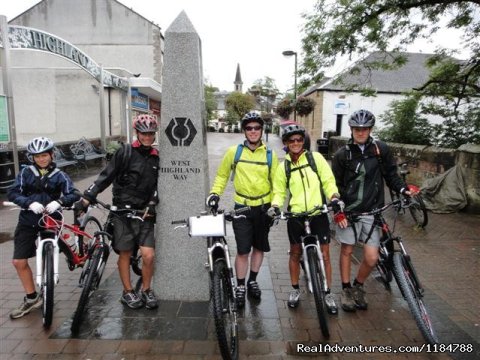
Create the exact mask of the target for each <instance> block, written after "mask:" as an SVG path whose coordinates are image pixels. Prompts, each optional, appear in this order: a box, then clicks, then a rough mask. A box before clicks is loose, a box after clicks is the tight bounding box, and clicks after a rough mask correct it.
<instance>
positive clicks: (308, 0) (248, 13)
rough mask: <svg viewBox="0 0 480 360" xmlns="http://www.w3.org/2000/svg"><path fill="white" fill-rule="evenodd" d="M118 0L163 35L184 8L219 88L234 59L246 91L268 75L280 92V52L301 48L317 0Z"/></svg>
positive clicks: (26, 2)
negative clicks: (306, 18) (305, 24)
mask: <svg viewBox="0 0 480 360" xmlns="http://www.w3.org/2000/svg"><path fill="white" fill-rule="evenodd" d="M82 1H83V0H82ZM39 2H40V1H39V0H2V1H1V6H0V14H1V15H6V16H7V20H11V19H12V18H14V17H15V16H17V15H19V14H21V13H22V12H24V11H25V10H27V9H29V8H30V7H31V6H33V5H35V4H37V3H39ZM119 2H120V3H122V4H124V5H126V6H128V7H130V8H132V9H133V10H134V11H136V12H137V13H139V14H140V15H142V16H143V17H145V18H146V19H148V20H150V21H152V22H154V23H156V24H157V25H158V26H160V27H161V29H162V33H163V34H164V35H165V31H166V30H167V28H168V27H169V26H170V24H171V23H172V22H173V20H175V18H176V17H177V16H178V15H179V14H180V12H181V11H182V10H185V12H186V13H187V16H188V17H189V18H190V20H191V22H192V24H193V26H194V27H195V29H196V30H197V32H198V34H199V36H200V38H201V40H202V54H203V72H204V76H205V78H206V79H207V80H208V82H209V83H211V84H212V85H213V86H216V87H218V88H219V89H220V90H227V91H232V90H233V87H234V85H233V81H234V80H235V73H236V69H237V64H240V70H241V75H242V80H243V90H244V91H246V90H247V88H249V87H251V86H252V84H253V82H254V81H255V80H257V79H263V78H264V77H265V76H269V77H271V78H273V79H274V80H275V83H276V85H277V87H278V89H279V90H280V91H281V92H285V91H286V90H287V89H290V88H292V87H293V83H294V77H293V74H294V68H295V62H294V58H293V57H285V56H283V55H282V51H284V50H293V51H297V52H299V53H300V49H301V33H300V30H301V25H302V24H303V19H302V17H301V13H302V12H305V11H308V12H310V11H311V10H312V9H313V5H314V4H315V0H295V1H279V0H242V1H238V0H235V1H233V0H169V1H161V0H157V1H153V0H119ZM65 40H68V39H65ZM299 56H300V55H299ZM94 60H95V59H94ZM299 61H300V57H299Z"/></svg>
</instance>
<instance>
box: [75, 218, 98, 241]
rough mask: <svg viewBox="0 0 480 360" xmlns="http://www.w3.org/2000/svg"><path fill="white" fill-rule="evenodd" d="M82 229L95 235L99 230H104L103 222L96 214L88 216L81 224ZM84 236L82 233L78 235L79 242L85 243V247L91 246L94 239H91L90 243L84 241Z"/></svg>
mask: <svg viewBox="0 0 480 360" xmlns="http://www.w3.org/2000/svg"><path fill="white" fill-rule="evenodd" d="M80 230H82V231H84V232H86V233H87V234H89V235H92V236H93V235H94V234H95V233H96V232H97V231H102V224H101V223H100V221H99V220H98V219H97V218H96V217H95V216H91V215H90V216H88V217H86V218H85V220H84V221H83V222H82V224H81V225H80ZM83 241H84V238H83V236H82V235H78V243H79V244H83V246H84V247H83V248H84V249H88V248H90V246H92V243H93V241H89V243H88V244H84V243H83Z"/></svg>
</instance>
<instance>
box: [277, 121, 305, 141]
mask: <svg viewBox="0 0 480 360" xmlns="http://www.w3.org/2000/svg"><path fill="white" fill-rule="evenodd" d="M296 134H299V135H302V137H303V138H304V139H305V129H304V128H303V127H302V126H300V125H296V124H292V125H287V126H286V127H285V129H283V134H282V141H283V142H285V141H287V140H288V139H289V138H290V136H292V135H296Z"/></svg>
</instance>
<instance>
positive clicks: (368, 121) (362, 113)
mask: <svg viewBox="0 0 480 360" xmlns="http://www.w3.org/2000/svg"><path fill="white" fill-rule="evenodd" d="M348 125H349V126H350V127H366V128H371V127H373V126H374V125H375V116H374V115H373V114H372V113H371V112H370V111H368V110H358V111H355V112H354V113H353V114H352V115H351V116H350V119H349V120H348Z"/></svg>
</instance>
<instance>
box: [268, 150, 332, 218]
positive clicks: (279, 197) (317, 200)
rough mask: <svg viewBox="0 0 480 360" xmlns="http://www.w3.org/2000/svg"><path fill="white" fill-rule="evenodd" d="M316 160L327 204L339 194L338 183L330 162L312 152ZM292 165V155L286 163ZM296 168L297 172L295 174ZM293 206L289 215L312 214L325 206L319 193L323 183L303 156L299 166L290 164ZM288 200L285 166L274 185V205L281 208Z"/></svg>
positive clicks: (290, 187) (290, 203)
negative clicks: (295, 213) (316, 209)
mask: <svg viewBox="0 0 480 360" xmlns="http://www.w3.org/2000/svg"><path fill="white" fill-rule="evenodd" d="M312 155H313V159H314V160H315V164H316V165H317V171H318V174H319V176H320V179H321V181H322V190H323V193H324V194H325V197H326V199H327V201H328V200H330V198H331V197H332V195H333V194H338V188H337V185H336V183H335V177H334V176H333V173H332V169H331V168H330V166H329V165H328V163H327V160H325V158H324V157H323V156H322V155H321V154H320V153H318V152H312ZM287 160H288V161H292V159H291V157H290V154H287V155H286V156H285V161H287ZM295 168H297V170H294V169H295ZM289 190H290V194H291V197H290V202H289V209H290V210H289V211H291V212H297V213H298V212H304V211H310V210H312V209H313V208H314V207H315V206H317V205H322V204H323V201H322V195H321V192H320V181H319V180H318V176H317V174H315V172H314V171H313V169H312V168H311V167H310V166H309V165H308V160H307V157H306V155H305V152H303V153H302V154H301V155H300V157H299V158H298V161H297V162H296V163H293V162H292V163H291V167H290V183H289ZM286 196H287V176H286V172H285V164H284V163H283V164H281V165H280V166H278V168H277V171H276V173H275V176H274V182H273V199H272V205H276V206H278V207H280V208H281V207H282V206H283V203H284V201H285V198H286Z"/></svg>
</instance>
